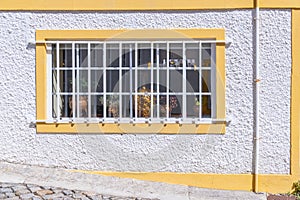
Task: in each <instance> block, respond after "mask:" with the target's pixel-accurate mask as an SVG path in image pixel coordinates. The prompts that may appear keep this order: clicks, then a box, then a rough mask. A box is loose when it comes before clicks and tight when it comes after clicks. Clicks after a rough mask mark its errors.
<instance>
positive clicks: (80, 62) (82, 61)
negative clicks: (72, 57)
mask: <svg viewBox="0 0 300 200" xmlns="http://www.w3.org/2000/svg"><path fill="white" fill-rule="evenodd" d="M75 46H76V66H77V67H88V45H87V44H76V45H75Z"/></svg>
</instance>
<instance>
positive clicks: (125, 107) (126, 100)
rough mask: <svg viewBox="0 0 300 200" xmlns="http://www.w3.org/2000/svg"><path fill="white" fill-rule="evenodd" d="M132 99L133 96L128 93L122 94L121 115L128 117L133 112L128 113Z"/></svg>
mask: <svg viewBox="0 0 300 200" xmlns="http://www.w3.org/2000/svg"><path fill="white" fill-rule="evenodd" d="M132 99H134V97H133V96H131V98H130V95H122V117H130V118H132V116H133V114H132V113H131V115H130V109H132V105H131V102H132Z"/></svg>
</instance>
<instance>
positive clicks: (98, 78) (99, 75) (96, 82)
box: [91, 70, 103, 92]
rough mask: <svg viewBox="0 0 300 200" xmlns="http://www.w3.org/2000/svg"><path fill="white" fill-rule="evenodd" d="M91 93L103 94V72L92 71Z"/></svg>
mask: <svg viewBox="0 0 300 200" xmlns="http://www.w3.org/2000/svg"><path fill="white" fill-rule="evenodd" d="M91 92H103V71H102V70H91Z"/></svg>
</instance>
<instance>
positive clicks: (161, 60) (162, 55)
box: [153, 43, 167, 67]
mask: <svg viewBox="0 0 300 200" xmlns="http://www.w3.org/2000/svg"><path fill="white" fill-rule="evenodd" d="M153 48H154V49H153V62H154V64H153V66H154V67H157V64H159V67H167V44H159V43H157V44H154V47H153ZM157 61H158V62H157Z"/></svg>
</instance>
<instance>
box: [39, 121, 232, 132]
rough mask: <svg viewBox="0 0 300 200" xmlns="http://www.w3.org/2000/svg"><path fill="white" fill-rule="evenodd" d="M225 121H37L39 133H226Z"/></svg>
mask: <svg viewBox="0 0 300 200" xmlns="http://www.w3.org/2000/svg"><path fill="white" fill-rule="evenodd" d="M225 129H226V122H225V121H215V122H210V123H199V124H179V123H152V124H149V123H148V124H146V123H143V124H142V123H136V124H133V123H132V124H130V123H126V124H125V123H46V122H37V123H36V130H37V133H62V134H64V133H70V134H76V133H80V134H81V133H82V134H84V133H87V134H224V133H225Z"/></svg>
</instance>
